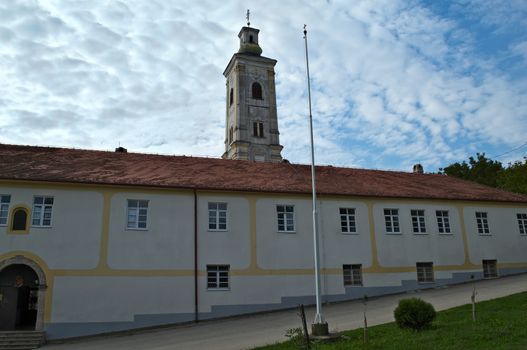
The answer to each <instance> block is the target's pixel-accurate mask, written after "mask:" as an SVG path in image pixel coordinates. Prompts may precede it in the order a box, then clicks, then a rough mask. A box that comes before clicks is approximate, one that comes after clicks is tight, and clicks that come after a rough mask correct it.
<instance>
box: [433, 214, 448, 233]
mask: <svg viewBox="0 0 527 350" xmlns="http://www.w3.org/2000/svg"><path fill="white" fill-rule="evenodd" d="M436 217H437V230H438V231H439V233H450V219H449V218H448V210H436Z"/></svg>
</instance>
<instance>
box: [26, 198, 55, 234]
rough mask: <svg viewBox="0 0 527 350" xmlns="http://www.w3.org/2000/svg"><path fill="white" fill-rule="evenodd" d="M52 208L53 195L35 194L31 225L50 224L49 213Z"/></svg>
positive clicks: (47, 225)
mask: <svg viewBox="0 0 527 350" xmlns="http://www.w3.org/2000/svg"><path fill="white" fill-rule="evenodd" d="M52 210H53V197H49V196H35V198H33V220H32V222H31V225H33V226H46V227H49V226H51V213H52Z"/></svg>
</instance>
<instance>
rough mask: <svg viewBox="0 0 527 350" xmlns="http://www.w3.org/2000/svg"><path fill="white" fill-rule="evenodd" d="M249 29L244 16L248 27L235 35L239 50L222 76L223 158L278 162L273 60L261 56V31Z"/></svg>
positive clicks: (278, 146) (279, 146) (279, 159)
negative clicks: (224, 89)
mask: <svg viewBox="0 0 527 350" xmlns="http://www.w3.org/2000/svg"><path fill="white" fill-rule="evenodd" d="M249 25H250V23H249V13H247V26H246V27H243V28H242V29H241V30H240V33H239V34H238V37H239V38H240V49H239V50H238V53H235V54H234V55H233V56H232V58H231V60H230V62H229V64H228V65H227V68H226V69H225V71H224V72H223V75H224V76H225V78H226V80H227V81H226V87H227V103H226V109H227V110H226V121H225V153H224V154H223V156H222V158H227V159H245V160H255V161H268V162H280V161H281V160H282V156H281V154H280V152H281V150H282V146H281V145H280V142H279V132H278V120H277V114H276V92H275V79H274V75H275V73H274V66H275V65H276V60H273V59H270V58H267V57H263V56H262V48H261V47H260V45H259V44H258V34H259V32H260V31H259V30H258V29H256V28H252V27H250V26H249Z"/></svg>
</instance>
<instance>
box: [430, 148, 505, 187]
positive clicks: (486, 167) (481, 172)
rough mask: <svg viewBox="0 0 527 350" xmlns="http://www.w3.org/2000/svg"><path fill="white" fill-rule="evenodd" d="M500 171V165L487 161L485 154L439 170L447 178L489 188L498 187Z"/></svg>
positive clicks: (495, 161) (496, 162)
mask: <svg viewBox="0 0 527 350" xmlns="http://www.w3.org/2000/svg"><path fill="white" fill-rule="evenodd" d="M502 170H503V166H502V165H501V163H500V162H498V161H497V160H492V159H488V158H487V157H485V153H476V158H474V157H469V158H468V163H467V162H466V161H463V162H462V163H454V164H450V165H449V166H447V167H446V168H444V169H440V171H442V173H444V174H446V175H448V176H454V177H458V178H460V179H464V180H470V181H475V182H477V183H480V184H482V185H487V186H491V187H498V174H499V173H500V172H501V171H502Z"/></svg>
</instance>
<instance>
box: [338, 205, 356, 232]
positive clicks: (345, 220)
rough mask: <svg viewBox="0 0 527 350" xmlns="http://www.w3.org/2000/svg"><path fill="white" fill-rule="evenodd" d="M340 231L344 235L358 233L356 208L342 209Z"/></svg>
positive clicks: (340, 210)
mask: <svg viewBox="0 0 527 350" xmlns="http://www.w3.org/2000/svg"><path fill="white" fill-rule="evenodd" d="M339 212H340V230H341V232H342V233H357V225H356V224H355V208H340V209H339Z"/></svg>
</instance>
